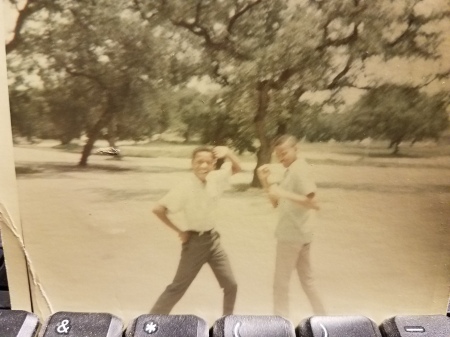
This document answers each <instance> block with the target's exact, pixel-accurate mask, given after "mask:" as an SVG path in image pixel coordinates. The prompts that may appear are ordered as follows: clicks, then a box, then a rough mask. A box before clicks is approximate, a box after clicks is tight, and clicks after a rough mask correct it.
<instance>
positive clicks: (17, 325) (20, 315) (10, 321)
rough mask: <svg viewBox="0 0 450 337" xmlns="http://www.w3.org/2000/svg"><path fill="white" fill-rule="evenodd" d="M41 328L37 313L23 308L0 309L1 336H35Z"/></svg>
mask: <svg viewBox="0 0 450 337" xmlns="http://www.w3.org/2000/svg"><path fill="white" fill-rule="evenodd" d="M38 328H39V319H38V318H37V316H36V315H34V314H31V313H29V312H26V311H22V310H0V336H1V337H35V336H37V330H38Z"/></svg>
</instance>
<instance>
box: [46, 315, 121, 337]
mask: <svg viewBox="0 0 450 337" xmlns="http://www.w3.org/2000/svg"><path fill="white" fill-rule="evenodd" d="M122 331H123V324H122V321H121V320H120V319H119V318H117V317H116V316H113V315H111V314H107V313H81V312H57V313H55V314H53V315H52V316H50V317H49V318H48V319H47V321H46V322H45V323H44V325H43V327H42V330H41V332H40V333H39V337H78V336H92V337H121V336H122Z"/></svg>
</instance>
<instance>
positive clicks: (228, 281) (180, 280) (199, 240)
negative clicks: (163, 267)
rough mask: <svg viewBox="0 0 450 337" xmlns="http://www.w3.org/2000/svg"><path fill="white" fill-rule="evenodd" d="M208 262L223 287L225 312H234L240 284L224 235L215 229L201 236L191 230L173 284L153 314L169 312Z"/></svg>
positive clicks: (161, 297) (168, 287)
mask: <svg viewBox="0 0 450 337" xmlns="http://www.w3.org/2000/svg"><path fill="white" fill-rule="evenodd" d="M205 263H208V264H209V266H210V267H211V269H212V271H213V272H214V275H215V276H216V278H217V281H218V282H219V285H220V287H221V288H222V289H223V295H224V296H223V314H224V315H231V314H232V313H233V309H234V303H235V302H236V293H237V284H236V281H235V279H234V276H233V272H232V271H231V266H230V262H229V260H228V256H227V254H226V253H225V251H224V250H223V248H222V246H221V245H220V235H219V233H217V232H216V231H214V230H212V231H210V232H206V233H203V234H201V235H199V233H196V232H191V236H190V239H189V241H188V242H186V243H183V246H182V251H181V258H180V263H179V264H178V269H177V272H176V274H175V277H174V279H173V281H172V283H171V284H170V285H169V286H167V288H166V290H164V292H163V293H162V294H161V296H160V297H159V298H158V300H157V301H156V303H155V305H154V306H153V308H152V309H151V311H150V313H151V314H160V315H168V314H169V313H170V311H171V310H172V308H173V307H174V306H175V304H176V303H177V302H178V301H179V300H180V299H181V297H183V295H184V293H185V292H186V290H187V289H188V288H189V286H190V284H191V283H192V281H193V280H194V279H195V277H196V276H197V274H198V273H199V271H200V269H201V268H202V266H203V265H204V264H205Z"/></svg>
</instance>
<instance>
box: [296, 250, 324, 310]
mask: <svg viewBox="0 0 450 337" xmlns="http://www.w3.org/2000/svg"><path fill="white" fill-rule="evenodd" d="M310 247H311V245H310V244H306V245H304V246H303V248H302V250H301V251H300V253H299V254H298V260H297V273H298V278H299V279H300V283H301V285H302V288H303V291H304V292H305V294H306V296H307V297H308V299H309V302H310V303H311V306H312V308H313V312H314V315H325V314H326V313H325V308H324V307H323V304H322V301H321V300H320V297H319V294H318V292H317V290H316V287H315V286H314V278H313V272H312V269H311V258H310Z"/></svg>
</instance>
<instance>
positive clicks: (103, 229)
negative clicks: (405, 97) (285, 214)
mask: <svg viewBox="0 0 450 337" xmlns="http://www.w3.org/2000/svg"><path fill="white" fill-rule="evenodd" d="M15 156H16V165H17V172H18V187H19V196H20V200H19V202H20V208H21V214H22V223H23V228H24V237H25V242H26V245H27V249H28V251H29V254H30V256H31V258H32V259H33V263H34V265H35V267H36V269H37V270H38V272H39V278H40V280H41V282H42V284H43V286H44V288H45V289H46V291H47V292H48V294H49V297H50V300H51V303H52V305H53V307H54V309H55V310H57V311H59V310H74V311H104V312H111V313H113V314H116V315H118V316H119V317H121V318H122V319H123V320H124V321H125V322H126V323H127V322H128V321H129V320H131V319H132V318H134V317H137V316H138V315H141V314H144V313H147V312H148V310H149V309H150V307H151V306H152V305H153V303H154V301H155V300H156V298H157V296H158V295H159V294H160V293H161V292H162V291H163V289H164V288H165V286H167V284H168V283H169V282H170V281H171V279H172V277H173V275H174V272H175V269H176V266H177V263H178V258H179V254H180V244H179V242H178V239H177V237H176V235H174V234H173V233H172V232H171V231H170V230H168V229H166V228H164V226H163V225H162V224H161V223H160V222H159V221H158V220H157V219H156V218H155V216H154V215H153V214H152V213H151V207H152V205H153V203H154V202H155V201H156V200H157V199H158V198H160V197H161V196H162V195H163V194H164V193H165V192H166V191H167V190H168V189H169V188H170V187H171V186H173V185H174V184H176V182H177V181H179V180H182V179H183V178H184V177H186V176H188V175H189V174H190V173H189V160H188V159H183V158H125V159H123V160H121V161H116V160H111V159H109V158H106V157H101V156H92V157H91V158H90V163H91V166H90V167H89V168H86V169H80V168H78V167H76V166H75V164H76V162H77V161H78V159H79V156H78V155H77V154H72V153H66V152H61V151H57V150H50V149H48V148H43V147H34V148H30V147H16V148H15ZM305 156H306V157H307V159H309V160H310V162H311V163H312V164H313V169H314V173H315V177H316V180H317V183H318V185H319V189H320V190H319V197H320V201H321V206H322V210H321V211H320V213H319V220H320V221H319V226H318V227H317V231H316V237H315V240H314V243H313V252H312V254H313V257H312V259H313V265H314V268H315V272H316V280H317V282H316V284H317V287H318V288H319V290H320V292H321V294H322V297H323V300H324V302H325V305H326V308H327V310H328V314H330V315H338V314H339V315H341V314H362V315H366V316H368V317H370V318H372V319H374V320H375V321H376V322H377V323H380V322H381V321H382V320H383V319H385V318H388V317H391V316H393V315H397V314H434V313H443V312H444V310H445V308H446V304H447V299H448V289H449V284H450V282H449V280H450V267H449V263H450V240H449V238H450V229H449V227H450V224H449V219H450V157H436V158H401V159H394V158H392V159H389V158H379V159H377V158H366V159H361V158H360V157H358V156H356V155H352V154H336V153H333V154H331V153H324V152H314V151H308V152H306V153H305ZM253 165H254V164H253V163H252V162H248V163H245V169H246V171H245V172H244V173H242V174H239V175H238V176H235V177H234V178H233V181H232V183H233V184H232V187H231V189H230V190H229V191H227V193H226V194H225V196H224V199H223V203H222V213H223V214H222V215H221V217H220V226H219V231H220V233H221V235H222V238H223V245H224V246H225V248H226V250H227V252H228V254H229V256H230V259H231V263H232V267H233V269H234V272H235V275H236V278H237V280H238V284H239V290H238V299H237V305H236V313H237V314H271V308H272V298H271V296H272V278H273V271H274V253H275V250H274V249H275V240H274V238H273V231H274V228H275V224H276V218H277V214H276V211H275V210H272V209H271V207H270V206H269V204H268V202H267V201H266V199H265V198H264V196H263V195H262V193H261V191H259V190H257V189H245V188H242V187H244V186H245V184H247V183H248V182H249V181H250V180H251V171H252V169H253ZM291 284H292V286H291V308H292V310H291V317H289V318H290V319H291V320H292V322H293V323H294V324H297V323H298V322H299V321H300V320H301V319H303V318H306V317H308V316H309V315H312V312H311V309H310V307H309V305H308V303H307V302H306V299H305V296H304V295H303V293H302V291H301V289H300V285H299V282H298V280H296V279H294V277H293V278H292V283H291ZM38 303H39V305H40V308H41V310H42V311H41V315H43V316H44V317H45V316H47V315H48V314H49V313H48V312H47V311H46V310H45V308H44V307H43V305H42V304H43V303H42V299H38ZM221 306H222V295H221V290H220V288H219V286H218V284H217V282H216V281H215V279H214V277H213V274H212V272H211V271H210V270H209V269H208V267H207V266H205V267H204V268H203V269H202V271H201V272H200V274H199V276H198V277H197V279H196V280H195V281H194V283H193V284H192V285H191V287H190V288H189V290H188V292H187V293H186V294H185V296H184V297H183V298H182V300H181V301H180V302H179V303H178V305H177V306H176V307H175V309H174V312H173V313H174V314H177V313H178V314H195V315H198V316H200V317H203V318H204V319H206V320H207V321H208V323H210V324H212V323H213V322H214V320H215V319H217V318H218V317H220V316H221Z"/></svg>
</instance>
